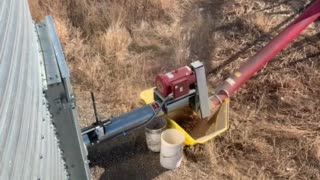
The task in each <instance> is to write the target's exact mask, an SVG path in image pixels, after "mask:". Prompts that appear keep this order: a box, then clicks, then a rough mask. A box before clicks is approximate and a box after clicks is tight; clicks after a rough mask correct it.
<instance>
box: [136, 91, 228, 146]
mask: <svg viewBox="0 0 320 180" xmlns="http://www.w3.org/2000/svg"><path fill="white" fill-rule="evenodd" d="M140 98H141V99H142V100H143V101H144V103H146V104H150V103H152V102H154V99H153V88H151V89H147V90H144V91H143V92H141V93H140ZM229 103H230V100H229V99H226V100H225V101H224V103H223V104H222V105H221V106H220V108H219V110H218V111H217V112H216V114H215V115H214V116H213V117H212V118H211V119H210V120H209V121H206V125H207V127H206V128H205V133H204V134H203V135H202V136H201V137H196V138H195V137H192V136H191V135H190V134H189V133H188V132H187V131H186V130H185V129H183V128H182V127H181V126H180V125H179V124H178V123H177V122H176V121H175V119H174V118H171V117H172V116H170V115H165V116H164V117H165V118H166V119H167V121H168V125H169V128H174V129H177V130H179V131H181V132H182V133H183V134H184V136H185V138H186V141H185V144H186V145H188V146H192V145H195V144H203V143H205V142H207V141H209V140H210V139H212V138H214V137H216V136H218V135H220V134H221V133H223V132H225V131H226V130H228V128H229ZM179 113H185V112H179V111H177V112H175V114H179ZM203 121H205V120H203Z"/></svg>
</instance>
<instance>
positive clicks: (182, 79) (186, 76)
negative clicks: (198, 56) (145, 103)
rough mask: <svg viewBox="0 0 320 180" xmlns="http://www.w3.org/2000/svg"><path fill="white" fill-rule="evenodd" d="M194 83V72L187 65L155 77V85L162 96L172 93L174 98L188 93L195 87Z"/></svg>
mask: <svg viewBox="0 0 320 180" xmlns="http://www.w3.org/2000/svg"><path fill="white" fill-rule="evenodd" d="M195 84H196V77H195V73H194V72H193V71H192V70H191V68H190V67H189V66H184V67H181V68H179V69H177V70H174V71H171V72H168V73H166V74H159V75H157V77H156V87H157V89H158V91H159V93H160V94H161V95H162V96H163V97H164V98H165V97H167V96H168V95H169V94H171V93H173V97H174V99H177V98H179V97H183V96H185V95H188V94H189V91H190V89H193V88H195Z"/></svg>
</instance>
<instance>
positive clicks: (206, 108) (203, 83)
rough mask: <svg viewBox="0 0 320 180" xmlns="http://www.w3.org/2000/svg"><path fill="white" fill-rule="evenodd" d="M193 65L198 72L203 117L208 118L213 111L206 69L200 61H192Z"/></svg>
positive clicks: (198, 94) (198, 89)
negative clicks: (211, 110)
mask: <svg viewBox="0 0 320 180" xmlns="http://www.w3.org/2000/svg"><path fill="white" fill-rule="evenodd" d="M191 67H192V69H193V70H194V72H195V73H196V79H197V96H198V97H199V104H200V112H201V117H202V118H207V117H209V116H210V115H211V112H210V105H209V95H208V87H207V80H206V73H205V69H204V66H203V63H201V62H200V61H195V62H193V63H191Z"/></svg>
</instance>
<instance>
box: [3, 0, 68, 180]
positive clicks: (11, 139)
mask: <svg viewBox="0 0 320 180" xmlns="http://www.w3.org/2000/svg"><path fill="white" fill-rule="evenodd" d="M39 50H40V47H39V44H38V41H37V36H36V32H35V28H34V24H33V22H32V18H31V15H30V12H29V7H28V3H27V1H26V0H0V179H67V172H66V170H65V168H64V161H63V160H62V156H61V152H60V149H59V145H58V140H57V138H56V135H55V128H54V127H53V125H52V122H51V119H50V114H49V112H48V110H47V107H46V100H45V98H44V95H43V89H42V88H43V82H42V78H41V74H43V73H41V66H40V61H41V58H42V57H41V55H40V53H39Z"/></svg>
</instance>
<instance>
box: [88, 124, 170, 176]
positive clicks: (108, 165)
mask: <svg viewBox="0 0 320 180" xmlns="http://www.w3.org/2000/svg"><path fill="white" fill-rule="evenodd" d="M89 160H90V161H91V163H90V167H92V168H94V167H96V166H98V167H100V168H103V169H104V170H105V172H104V173H103V174H102V175H101V177H100V179H152V178H155V177H157V176H158V175H160V174H161V173H163V172H165V171H166V169H164V168H162V167H161V165H160V156H159V153H154V152H151V151H149V150H148V148H147V146H146V142H145V135H144V132H143V129H140V130H137V131H135V132H134V134H129V135H127V136H125V137H120V138H116V139H114V140H111V141H107V142H103V143H101V144H99V145H96V146H95V147H93V148H91V149H89Z"/></svg>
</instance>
